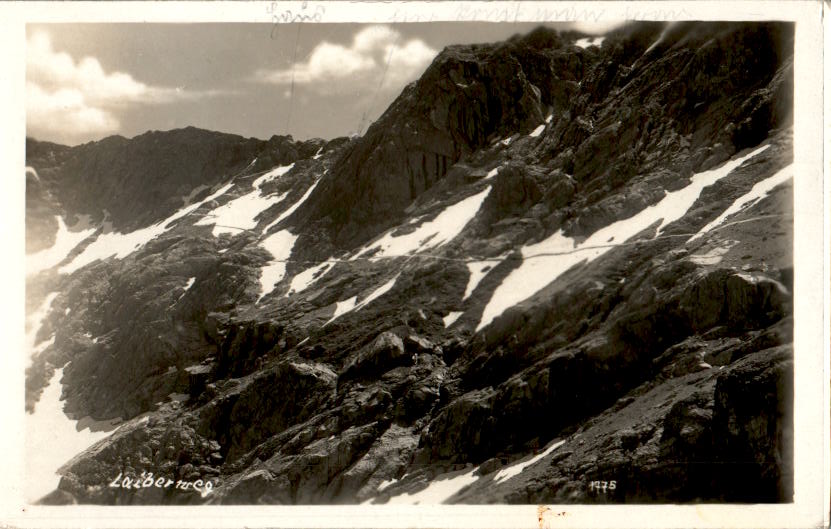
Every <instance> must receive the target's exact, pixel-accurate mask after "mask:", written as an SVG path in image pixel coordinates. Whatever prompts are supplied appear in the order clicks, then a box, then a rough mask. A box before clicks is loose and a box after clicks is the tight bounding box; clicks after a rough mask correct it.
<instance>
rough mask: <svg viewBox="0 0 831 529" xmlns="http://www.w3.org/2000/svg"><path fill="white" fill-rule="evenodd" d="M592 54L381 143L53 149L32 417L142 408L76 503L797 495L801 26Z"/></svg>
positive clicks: (629, 45)
mask: <svg viewBox="0 0 831 529" xmlns="http://www.w3.org/2000/svg"><path fill="white" fill-rule="evenodd" d="M583 37H585V36H582V35H579V34H573V33H566V34H560V33H557V32H555V31H553V30H550V29H539V30H536V31H534V32H532V33H530V34H528V35H524V36H517V37H514V38H512V39H510V40H509V41H506V42H501V43H495V44H483V45H470V46H451V47H449V48H447V49H445V50H444V51H443V52H442V53H441V54H440V55H439V56H438V57H437V58H436V59H435V60H434V61H433V63H432V64H431V65H430V67H429V68H428V69H427V71H426V72H425V73H424V75H423V76H422V77H421V79H419V80H418V81H417V82H415V83H413V84H411V85H409V86H408V87H406V89H405V90H404V91H403V92H402V94H401V95H400V96H399V97H398V98H397V99H396V101H395V102H394V103H393V104H392V105H391V106H390V108H389V109H388V110H387V111H386V112H385V113H384V115H383V116H382V117H381V118H380V119H379V120H378V121H377V122H375V123H374V124H373V125H372V126H371V127H370V128H369V130H368V131H367V133H366V134H365V135H364V136H363V137H360V138H352V139H345V138H343V139H338V140H333V141H330V142H323V141H319V140H314V141H306V142H295V141H293V140H292V139H291V138H290V137H274V138H272V139H271V140H269V141H268V142H264V141H260V140H254V139H243V138H240V137H236V136H231V135H225V134H219V133H213V132H208V131H201V130H198V129H192V128H191V129H182V130H176V131H170V132H149V133H147V134H144V135H142V136H139V137H136V138H133V139H130V140H128V139H125V138H120V137H113V138H107V139H104V140H102V141H100V142H93V143H89V144H85V145H81V146H78V147H72V148H67V147H62V146H57V145H54V144H45V143H41V142H37V141H35V140H30V141H28V142H27V165H29V166H30V167H31V168H32V169H31V170H30V171H29V172H28V175H27V178H28V180H27V182H28V184H29V185H28V186H27V244H28V246H27V248H28V251H29V252H30V253H29V255H28V257H27V259H28V261H27V262H31V263H32V266H31V267H30V268H29V271H30V273H29V275H28V276H27V287H28V290H29V296H28V298H29V304H30V306H29V307H28V308H29V310H30V312H35V310H36V309H37V308H38V307H42V308H44V309H45V313H46V317H45V318H44V320H43V325H42V326H41V327H40V328H39V329H30V332H36V333H37V335H36V337H35V338H34V340H33V345H35V346H37V349H36V353H35V354H34V356H33V362H32V366H31V367H30V368H29V369H28V371H27V407H28V408H29V409H30V410H32V409H34V408H35V407H36V402H37V400H38V398H39V395H40V394H41V391H42V389H43V388H44V387H45V386H46V384H47V383H48V381H49V379H50V377H51V375H52V373H53V372H54V370H55V369H56V368H60V367H63V368H64V370H63V380H62V382H63V392H64V397H65V399H66V411H67V413H69V414H70V416H72V417H76V418H80V417H87V416H89V417H91V418H92V419H96V420H109V419H118V420H121V421H122V423H121V424H120V426H119V428H118V429H117V430H115V431H114V432H113V433H112V434H111V435H110V436H109V437H108V438H106V439H105V440H103V441H101V442H99V443H98V444H96V445H95V446H93V447H92V448H90V449H89V450H87V451H85V452H84V453H82V454H79V455H78V456H76V457H75V458H74V459H73V460H71V461H70V462H68V463H67V464H66V465H65V466H64V467H63V468H62V475H63V478H62V479H61V482H60V486H59V489H58V490H57V491H55V492H54V493H53V494H51V495H50V496H48V497H47V498H45V499H44V501H45V502H47V503H64V502H81V503H105V504H112V503H116V504H146V503H149V504H156V503H161V504H188V503H225V504H234V503H276V504H292V503H352V502H374V503H387V502H389V503H396V502H414V501H419V502H422V503H431V502H449V503H454V502H460V503H494V502H497V503H503V502H508V503H531V502H533V503H555V502H556V503H561V502H575V503H586V502H623V501H627V502H650V501H668V502H687V501H751V502H775V501H790V500H791V497H792V494H793V462H792V459H793V452H792V442H793V428H792V422H791V421H792V398H793V397H792V386H793V380H792V375H793V352H792V340H793V338H792V329H793V319H792V301H793V300H792V290H793V286H792V280H793V273H794V272H793V261H792V248H791V241H792V217H793V198H792V181H793V177H794V176H795V175H794V170H793V165H792V145H791V129H790V125H791V109H792V97H793V95H792V94H793V89H792V86H793V53H792V50H793V26H792V25H787V24H778V23H762V24H750V23H741V24H740V23H725V24H701V23H679V24H672V25H665V24H658V23H655V24H653V23H640V24H632V25H629V26H626V27H624V28H622V29H619V30H616V31H615V32H613V33H610V34H608V35H606V36H605V38H603V39H602V42H601V43H600V44H599V45H592V44H591V43H587V42H586V41H587V40H588V39H586V38H583ZM595 42H597V41H595ZM587 44H588V45H587ZM55 215H59V216H60V218H57V219H56V218H55ZM67 226H68V227H67ZM53 241H63V242H66V241H69V243H68V244H65V245H64V246H65V247H67V249H66V250H65V252H63V253H60V254H59V255H57V257H56V256H55V252H54V251H53V252H52V253H51V254H49V253H48V252H49V248H53V247H56V246H58V245H57V243H56V242H53ZM38 252H39V253H38ZM50 259H51V260H50ZM47 261H48V264H49V265H50V266H46V265H43V263H44V262H47ZM37 263H41V264H40V265H37ZM44 299H46V300H47V303H46V305H45V307H44ZM142 472H144V475H142ZM149 473H152V474H153V477H154V478H164V479H163V480H162V482H161V485H160V486H159V485H156V484H155V483H156V482H154V481H153V480H152V479H151V480H150V484H151V486H146V487H139V488H136V487H134V486H128V485H130V484H131V483H133V482H132V481H130V482H125V481H118V479H116V478H117V477H118V478H119V479H121V478H125V479H126V478H128V477H132V478H133V479H137V480H138V481H141V482H142V483H143V482H145V481H146V478H147V476H148V475H149ZM168 479H169V480H170V481H171V482H176V483H177V484H176V485H169V486H166V485H165V483H166V480H168ZM197 480H201V481H199V482H200V483H201V484H202V486H203V488H202V493H201V494H200V493H195V492H194V491H193V489H192V488H189V489H185V488H183V487H180V486H179V482H180V481H181V482H182V483H184V482H190V483H192V484H193V483H196V482H197ZM208 482H210V483H211V485H210V490H207V491H206V490H205V488H204V487H205V486H206V484H207V483H208ZM611 482H614V485H610V483H611ZM113 483H116V484H118V485H123V486H118V487H116V486H113Z"/></svg>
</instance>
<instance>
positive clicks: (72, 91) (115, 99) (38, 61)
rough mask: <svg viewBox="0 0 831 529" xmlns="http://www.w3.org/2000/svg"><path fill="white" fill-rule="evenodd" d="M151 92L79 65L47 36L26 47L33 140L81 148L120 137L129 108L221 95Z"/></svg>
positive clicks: (93, 64) (87, 60)
mask: <svg viewBox="0 0 831 529" xmlns="http://www.w3.org/2000/svg"><path fill="white" fill-rule="evenodd" d="M216 93H218V92H193V91H187V90H182V89H181V88H166V87H157V86H150V85H147V84H145V83H142V82H141V81H137V80H136V79H134V78H133V77H132V76H131V75H130V74H128V73H124V72H106V71H104V68H103V67H102V66H101V63H100V62H99V61H98V59H95V58H94V57H84V58H83V59H81V60H80V61H77V62H76V61H75V59H73V58H72V56H70V55H69V54H68V53H64V52H59V51H56V50H55V49H53V46H52V41H51V38H50V37H49V35H48V34H47V33H43V32H37V33H35V34H33V35H31V36H30V37H29V38H28V40H27V46H26V118H27V134H29V135H32V136H34V137H37V138H48V139H52V140H55V141H63V142H67V143H76V142H78V141H79V140H86V139H89V138H91V137H100V136H102V135H105V134H111V133H114V132H117V131H118V130H119V128H120V121H119V119H118V115H117V114H118V108H119V107H123V106H124V105H129V104H160V103H171V102H174V101H180V100H183V99H194V98H199V97H204V96H210V95H215V94H216Z"/></svg>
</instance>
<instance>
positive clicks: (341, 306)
mask: <svg viewBox="0 0 831 529" xmlns="http://www.w3.org/2000/svg"><path fill="white" fill-rule="evenodd" d="M399 275H400V274H395V277H393V278H392V279H390V280H389V281H387V282H386V283H384V284H383V285H381V286H380V287H378V288H376V289H375V290H373V291H372V292H371V293H370V294H369V295H368V296H367V297H365V298H364V299H362V300H361V302H360V303H358V304H357V305H356V304H355V300H356V299H357V296H352V297H351V298H349V299H347V300H346V301H338V302H337V306H336V307H335V313H334V314H333V315H332V317H331V318H330V319H329V321H327V322H326V323H324V324H323V325H324V327H325V326H326V325H328V324H329V323H331V322H332V321H334V320H335V319H337V318H339V317H341V316H343V315H344V314H346V313H347V312H352V311H353V310H354V311H359V310H361V309H362V308H364V307H366V306H367V305H369V304H370V303H372V302H373V301H375V300H376V299H378V298H380V297H381V296H383V295H384V294H386V293H387V292H389V291H390V290H391V289H392V287H393V286H395V282H396V281H397V280H398V276H399Z"/></svg>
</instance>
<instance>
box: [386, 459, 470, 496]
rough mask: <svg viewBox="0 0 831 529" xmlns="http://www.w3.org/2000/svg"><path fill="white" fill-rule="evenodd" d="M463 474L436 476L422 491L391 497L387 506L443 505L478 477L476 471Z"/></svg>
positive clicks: (461, 472) (458, 472)
mask: <svg viewBox="0 0 831 529" xmlns="http://www.w3.org/2000/svg"><path fill="white" fill-rule="evenodd" d="M477 469H478V467H476V468H474V469H473V470H470V471H467V472H465V471H464V470H459V471H457V472H450V473H447V474H443V475H440V476H437V477H436V479H434V480H433V481H431V482H430V484H429V485H427V487H426V488H425V489H423V490H420V491H418V492H415V493H413V494H410V493H409V492H405V493H404V494H399V495H397V496H392V497H391V498H390V499H389V502H388V503H387V504H388V505H416V504H422V505H429V504H439V503H444V502H446V501H447V500H449V499H450V498H452V497H453V496H454V495H455V494H457V493H458V492H459V491H461V490H462V489H463V488H465V487H467V486H468V485H471V484H472V483H474V482H475V481H476V480H477V479H479V476H477V475H476V470H477Z"/></svg>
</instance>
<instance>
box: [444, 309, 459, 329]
mask: <svg viewBox="0 0 831 529" xmlns="http://www.w3.org/2000/svg"><path fill="white" fill-rule="evenodd" d="M462 314H464V311H461V310H456V311H453V312H451V313H449V314H448V315H447V316H445V317H444V318H442V320H443V321H444V326H445V328H447V327H450V326H451V325H453V324H454V323H456V320H458V319H459V317H460V316H461V315H462Z"/></svg>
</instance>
